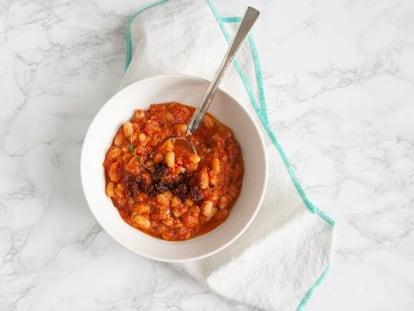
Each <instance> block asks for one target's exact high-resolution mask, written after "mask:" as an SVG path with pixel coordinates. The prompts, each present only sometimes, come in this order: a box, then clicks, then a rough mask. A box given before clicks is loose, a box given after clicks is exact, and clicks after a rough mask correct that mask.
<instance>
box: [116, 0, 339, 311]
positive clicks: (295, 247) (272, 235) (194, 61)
mask: <svg viewBox="0 0 414 311" xmlns="http://www.w3.org/2000/svg"><path fill="white" fill-rule="evenodd" d="M174 12H178V13H177V14H175V13H174ZM189 25H191V27H189ZM236 28H237V24H230V25H226V29H227V31H228V32H229V33H230V34H233V33H235V31H236ZM166 29H168V36H167V37H166V36H165V32H166ZM230 36H231V35H230ZM131 37H132V40H131V42H132V49H133V57H132V61H131V64H130V65H129V66H128V69H127V71H126V72H125V75H124V77H123V79H122V85H125V84H127V83H129V82H130V81H136V80H138V79H141V78H144V77H146V76H151V75H153V74H161V73H164V74H168V73H174V72H182V71H183V72H185V73H188V74H193V75H196V76H201V77H204V78H207V79H211V77H212V76H213V75H214V72H215V71H216V70H217V66H218V64H220V62H221V61H222V58H223V54H224V53H225V51H226V49H227V48H228V44H227V42H226V40H225V38H224V36H223V33H222V31H221V29H220V25H219V24H217V21H216V19H215V17H214V15H213V14H212V11H211V10H210V8H209V6H208V5H207V4H206V3H204V2H203V1H193V0H170V1H169V2H168V3H165V4H163V5H160V6H157V7H155V8H152V9H149V10H147V11H145V12H142V13H141V14H140V15H139V16H138V17H137V18H136V19H134V21H133V22H132V24H131ZM154 38H157V39H154ZM177 38H180V40H177ZM166 46H167V47H168V49H166V48H165V47H166ZM237 61H238V64H240V66H241V68H242V69H243V73H244V76H245V77H246V78H247V79H248V81H249V84H250V85H251V89H252V90H256V89H258V86H257V84H258V82H257V81H256V74H255V70H254V66H253V64H254V61H253V59H252V51H251V50H250V49H249V48H248V46H246V45H244V46H243V48H242V49H241V50H240V52H239V54H238V55H237ZM220 86H221V87H222V88H223V89H224V90H225V91H227V92H229V94H231V95H232V96H234V97H235V98H236V99H237V100H238V101H239V103H240V104H241V105H243V107H244V108H245V109H246V110H247V111H248V113H249V114H250V116H252V117H256V112H255V111H254V109H253V106H252V103H251V102H250V100H249V98H248V97H247V92H246V90H245V87H244V86H243V83H242V80H241V79H240V77H239V74H238V73H237V71H236V70H235V69H234V68H233V67H230V68H229V70H228V72H227V73H226V76H225V77H224V79H223V83H221V85H220ZM253 92H254V91H253ZM256 100H257V102H259V101H258V99H256ZM219 106H225V103H224V102H222V101H220V100H217V101H216V103H214V104H213V105H212V107H211V109H218V107H219ZM238 119H239V116H238V115H237V114H236V113H233V118H229V119H228V122H231V120H233V122H234V120H238ZM240 121H241V120H240ZM243 123H244V121H243ZM228 125H229V126H231V127H234V126H236V127H237V125H239V124H237V123H236V124H234V125H233V124H231V123H228ZM262 131H263V132H264V130H262ZM248 132H249V131H247V133H245V134H244V135H246V136H250V134H249V133H248ZM236 134H237V133H236ZM263 136H264V137H265V142H266V153H267V156H268V158H269V159H270V161H269V165H268V167H269V174H270V176H271V177H270V178H269V182H268V184H267V191H266V193H265V196H264V201H263V204H262V206H261V208H260V211H259V212H258V214H257V217H256V219H255V220H254V222H253V223H252V224H251V226H250V227H249V228H248V229H247V230H246V232H245V233H244V234H243V235H242V236H241V237H240V238H239V239H238V240H237V241H235V242H234V243H233V244H232V245H230V246H229V247H227V248H226V249H224V250H222V251H221V252H219V253H217V254H215V255H213V256H210V257H208V258H204V259H201V260H197V261H191V262H185V263H180V264H173V267H174V268H176V269H177V270H178V271H180V272H183V274H184V275H189V276H191V277H192V278H194V279H196V280H197V281H199V282H200V283H201V284H205V285H207V286H208V287H209V288H210V289H211V291H213V292H216V293H217V294H219V295H221V296H223V297H226V298H229V299H231V300H234V301H238V302H243V303H246V304H248V305H249V306H253V307H257V308H262V309H264V310H270V311H274V310H278V311H290V310H292V309H295V308H297V306H298V305H299V304H300V303H301V301H302V299H303V297H304V296H305V295H306V293H307V292H308V291H309V289H310V288H311V287H312V286H313V284H314V283H315V282H316V280H317V279H318V278H319V277H320V275H321V274H322V273H323V271H325V270H326V269H327V267H328V265H329V260H330V254H331V249H332V237H333V229H332V226H330V225H329V224H328V223H327V221H325V220H324V219H322V218H321V217H320V216H319V215H317V214H312V213H310V212H309V210H308V209H307V207H306V206H305V204H304V202H303V199H302V198H301V197H300V195H299V194H298V192H297V190H296V188H295V185H294V184H293V182H292V179H291V177H290V176H289V173H288V171H287V169H286V166H285V165H284V164H283V162H282V159H281V157H280V155H279V154H278V153H277V151H276V148H275V147H274V146H273V145H272V143H271V141H270V139H269V138H268V137H267V134H266V133H264V135H263ZM251 140H253V139H251ZM245 146H246V145H244V146H242V151H243V153H244V161H245V162H249V157H248V156H249V153H250V150H249V149H255V148H256V147H254V146H248V147H247V148H248V149H246V147H245ZM247 152H249V153H247ZM250 159H251V157H250ZM253 161H254V162H255V163H257V164H255V165H258V163H260V161H261V160H260V159H259V158H258V157H256V158H254V159H253ZM247 164H248V163H247ZM258 169H259V168H258ZM246 173H248V171H246ZM245 181H246V182H244V184H243V188H242V189H246V188H250V187H251V186H250V185H248V183H247V181H250V178H249V177H248V176H245ZM242 191H243V190H242ZM253 192H254V191H253ZM242 194H243V193H242ZM249 196H250V195H249ZM240 199H241V198H240ZM240 199H239V200H240ZM243 210H244V207H241V206H240V207H238V206H235V208H234V209H233V211H232V214H233V215H234V217H239V216H243ZM226 223H227V222H226ZM220 229H221V228H218V229H217V230H220ZM214 233H215V234H217V235H220V233H219V232H218V231H217V232H214ZM220 240H221V239H220ZM245 284H249V286H245Z"/></svg>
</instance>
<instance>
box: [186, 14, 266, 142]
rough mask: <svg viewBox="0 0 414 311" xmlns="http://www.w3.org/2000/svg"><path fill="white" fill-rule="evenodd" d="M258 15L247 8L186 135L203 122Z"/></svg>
mask: <svg viewBox="0 0 414 311" xmlns="http://www.w3.org/2000/svg"><path fill="white" fill-rule="evenodd" d="M259 14H260V12H259V11H258V10H256V9H254V8H252V7H248V8H247V10H246V13H244V17H243V19H242V21H241V23H240V26H239V29H238V30H237V33H236V35H235V37H234V39H233V42H232V43H231V45H230V46H229V48H228V49H227V52H226V55H225V57H224V59H223V60H222V62H221V64H220V67H219V69H218V70H217V72H216V75H215V76H214V78H213V80H212V81H211V82H210V85H209V87H208V89H207V91H206V93H205V94H204V97H203V100H202V101H201V103H200V104H199V105H198V107H197V109H196V110H195V111H194V113H193V115H192V117H191V120H190V122H189V123H188V127H187V135H191V134H193V133H194V132H195V131H196V130H197V129H198V127H199V126H200V123H201V121H202V120H203V117H204V115H205V113H206V112H207V110H208V108H209V107H210V105H211V102H212V101H213V98H214V95H215V93H216V90H217V88H218V86H219V84H220V82H221V80H222V79H223V76H224V74H225V73H226V71H227V69H228V68H229V66H230V64H231V63H232V61H233V59H234V57H235V56H236V54H237V52H238V51H239V49H240V47H241V46H242V45H243V43H244V42H245V41H246V38H247V36H248V34H249V32H250V30H251V29H252V27H253V25H254V23H255V22H256V20H257V18H258V17H259Z"/></svg>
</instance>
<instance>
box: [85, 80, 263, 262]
mask: <svg viewBox="0 0 414 311" xmlns="http://www.w3.org/2000/svg"><path fill="white" fill-rule="evenodd" d="M166 78H167V79H184V80H189V81H191V80H192V81H197V82H204V83H210V81H209V80H207V79H205V78H201V77H198V76H193V75H188V74H161V75H154V76H150V77H147V78H143V79H139V80H137V81H135V82H133V83H131V84H129V85H127V86H126V87H124V88H122V89H119V90H118V91H117V92H116V93H115V94H114V95H112V96H111V97H110V98H108V99H107V100H106V101H105V103H104V104H103V105H102V106H101V107H100V108H99V110H98V111H97V112H96V113H95V115H94V116H93V118H92V120H91V121H90V123H89V126H88V128H87V130H86V132H85V135H84V140H83V143H82V149H81V155H80V179H81V186H82V192H83V195H84V197H85V200H86V203H87V205H88V208H89V210H90V211H91V212H92V215H93V216H94V218H95V220H96V221H97V223H98V224H99V225H100V226H101V227H102V229H103V230H104V231H105V232H106V233H107V234H108V235H109V236H110V237H111V238H112V239H114V240H115V241H116V242H117V243H119V244H120V245H122V246H123V247H125V248H126V249H128V250H129V251H131V252H133V253H135V254H138V255H141V256H143V257H146V258H149V259H153V260H157V261H161V262H169V263H174V262H175V263H177V262H188V261H194V260H199V259H203V258H206V257H209V256H212V255H214V254H217V253H218V252H220V251H222V250H224V249H225V248H227V247H228V246H230V245H231V244H233V243H234V242H235V241H236V240H238V239H239V238H240V237H241V236H242V235H243V233H245V232H246V230H247V229H248V228H249V227H250V225H251V224H252V223H253V221H254V220H255V218H256V216H257V214H258V212H259V210H260V209H261V207H262V204H263V200H264V196H265V193H266V189H267V184H268V178H269V164H268V155H267V152H266V145H265V142H264V138H263V133H262V131H261V128H260V126H259V124H258V122H257V121H256V119H255V118H254V117H253V116H251V114H250V111H248V110H247V108H246V107H244V106H243V105H242V104H240V102H239V101H238V100H236V99H235V98H234V97H233V96H232V95H230V94H229V93H228V92H226V91H225V90H223V89H221V88H220V87H219V88H218V90H217V92H222V93H224V94H225V95H226V96H228V97H229V98H230V99H231V100H233V101H234V102H235V103H237V105H238V107H239V108H240V109H242V110H243V111H244V112H245V114H246V115H247V117H248V118H249V119H250V121H251V122H252V124H253V125H254V127H255V128H256V129H257V132H258V136H259V144H260V146H261V149H262V153H263V157H264V176H263V187H262V189H261V194H260V197H259V200H258V202H257V207H256V208H255V210H254V212H253V213H252V215H251V216H250V219H249V220H248V221H247V222H246V223H245V224H244V226H243V227H242V228H241V229H240V230H239V231H238V233H237V234H235V235H234V236H233V237H232V238H231V239H229V240H228V241H227V242H225V243H223V244H222V245H221V246H220V247H217V248H216V249H214V250H212V251H209V252H206V253H203V254H200V255H197V256H192V257H187V258H182V259H166V258H164V257H162V256H161V257H158V256H154V255H149V254H146V253H145V252H141V251H137V250H136V249H134V248H132V247H131V246H129V244H128V243H126V242H124V241H123V240H122V239H121V238H118V237H117V236H116V235H115V234H113V233H112V232H111V231H110V230H108V229H107V228H106V226H104V225H103V224H102V223H101V222H100V221H99V217H98V216H97V214H96V212H95V210H94V209H93V208H92V206H91V205H92V203H93V202H91V201H90V194H89V195H88V193H87V191H86V187H85V182H86V177H85V175H84V169H83V167H84V163H85V160H84V158H85V145H86V143H87V141H88V139H87V138H88V135H89V133H90V130H91V128H92V126H93V124H94V123H95V120H96V119H97V118H98V116H99V115H100V113H101V111H102V110H103V109H104V107H105V106H106V105H107V104H108V103H109V102H111V101H112V100H113V99H114V98H116V97H117V96H119V94H120V93H122V92H123V91H126V90H127V89H132V88H135V87H136V85H137V84H140V83H143V82H144V81H151V80H158V79H166ZM144 234H145V233H144ZM207 234H208V233H207ZM167 242H177V241H167ZM178 242H182V241H178ZM178 242H177V243H178ZM184 242H185V241H184Z"/></svg>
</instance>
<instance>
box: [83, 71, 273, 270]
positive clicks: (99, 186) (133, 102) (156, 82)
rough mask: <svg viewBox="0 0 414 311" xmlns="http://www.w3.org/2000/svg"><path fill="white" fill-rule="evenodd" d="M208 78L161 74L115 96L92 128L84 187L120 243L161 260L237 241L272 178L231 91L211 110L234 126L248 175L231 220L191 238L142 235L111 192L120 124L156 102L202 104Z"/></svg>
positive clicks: (190, 256)
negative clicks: (112, 152) (111, 151)
mask: <svg viewBox="0 0 414 311" xmlns="http://www.w3.org/2000/svg"><path fill="white" fill-rule="evenodd" d="M207 86H208V81H206V80H203V79H200V78H195V77H190V76H181V75H179V76H176V75H168V76H156V77H152V78H148V79H144V80H141V81H138V82H136V83H134V84H132V85H130V86H128V87H126V88H125V89H123V90H121V91H120V92H119V93H117V94H116V95H114V96H113V97H112V98H111V99H110V100H109V101H108V102H107V103H106V104H105V105H104V106H103V107H102V108H101V110H100V111H99V112H98V113H97V115H96V116H95V118H94V119H93V121H92V123H91V125H90V126H89V129H88V132H87V134H86V137H85V141H84V143H83V148H82V155H81V179H82V186H83V191H84V193H85V197H86V200H87V202H88V204H89V207H90V209H91V210H92V213H93V214H94V216H95V217H96V219H97V220H98V222H99V223H100V225H101V226H102V227H103V228H104V230H105V231H106V232H108V234H109V235H111V236H112V237H113V238H114V239H115V240H116V241H117V242H119V243H120V244H122V245H123V246H125V247H126V248H128V249H130V250H131V251H133V252H135V253H138V254H140V255H143V256H146V257H149V258H152V259H156V260H160V261H169V262H174V261H185V260H190V259H200V258H203V257H206V256H209V255H212V254H213V253H216V252H218V251H220V250H221V249H223V248H225V247H226V246H228V245H230V244H231V243H232V242H234V241H235V240H236V239H237V238H238V237H239V236H240V235H241V234H242V233H243V232H244V231H245V230H246V228H247V227H248V226H249V224H250V223H251V222H252V221H253V219H254V217H255V216H256V214H257V212H258V210H259V207H260V205H261V202H262V200H263V196H264V192H265V187H266V182H267V161H266V153H265V148H264V143H263V139H262V137H261V135H260V133H259V129H258V127H257V125H256V123H255V122H254V120H253V119H252V118H251V117H250V116H249V114H248V112H247V111H246V110H245V109H244V108H243V107H242V106H241V105H240V104H238V103H237V101H236V100H235V99H233V98H232V97H231V96H229V95H228V94H227V93H225V92H223V91H221V90H219V91H218V92H217V94H216V96H215V99H214V102H213V103H212V105H211V107H210V109H209V112H211V113H212V114H213V115H214V116H216V117H217V118H218V119H219V120H220V121H221V122H223V123H224V124H226V125H227V126H229V127H230V128H231V129H232V130H233V132H234V135H235V137H236V138H237V139H238V141H239V142H240V145H241V149H242V154H243V159H244V179H243V186H242V190H241V193H240V196H239V198H238V199H237V201H236V203H235V205H234V206H233V208H232V210H231V212H230V215H229V217H228V218H227V220H226V221H225V222H224V223H223V224H221V225H220V226H219V227H217V228H216V229H214V230H212V231H211V232H209V233H207V234H204V235H201V236H199V237H196V238H193V239H190V240H187V241H175V242H171V241H164V240H161V239H157V238H153V237H151V236H149V235H147V234H144V233H142V232H141V231H139V230H138V229H135V228H133V227H131V226H129V225H128V224H127V223H125V222H124V221H123V220H122V218H121V217H120V215H119V213H118V210H117V209H116V208H115V207H114V206H113V205H112V202H111V200H110V199H109V198H108V197H107V196H106V194H105V177H104V169H103V166H102V163H103V160H104V157H105V153H106V151H107V149H108V147H109V146H110V145H111V142H112V139H113V137H114V135H115V132H116V131H117V129H118V128H119V126H120V125H121V124H122V123H124V122H126V121H127V120H129V119H130V118H131V116H132V114H133V111H134V110H135V109H137V108H141V109H147V108H148V107H149V105H150V104H152V103H164V102H170V101H177V102H180V103H183V104H187V105H191V106H197V105H198V103H199V102H200V101H201V98H202V96H203V93H204V91H205V89H206V88H207Z"/></svg>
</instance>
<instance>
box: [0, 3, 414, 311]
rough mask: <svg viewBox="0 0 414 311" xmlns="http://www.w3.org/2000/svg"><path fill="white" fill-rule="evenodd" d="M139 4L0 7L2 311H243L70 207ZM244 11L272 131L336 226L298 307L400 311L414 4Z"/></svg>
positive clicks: (411, 215) (408, 220) (407, 289)
mask: <svg viewBox="0 0 414 311" xmlns="http://www.w3.org/2000/svg"><path fill="white" fill-rule="evenodd" d="M138 2H139V1H132V0H129V1H123V2H122V3H121V2H119V1H110V0H106V1H99V2H98V1H96V2H92V1H74V2H70V1H53V2H52V1H36V2H34V1H33V2H29V1H20V0H13V1H3V2H2V5H1V6H0V14H1V15H0V64H1V65H0V77H1V83H0V89H1V94H2V100H1V102H0V107H1V115H0V142H1V146H2V147H1V152H0V159H1V160H0V172H1V174H0V310H3V309H5V310H8V309H9V310H110V309H112V310H136V309H142V310H197V309H203V310H218V309H220V310H250V309H249V308H247V307H245V306H242V305H238V304H234V303H233V302H230V301H228V300H225V299H222V298H220V297H218V296H216V295H214V294H212V293H210V292H208V290H207V289H206V288H204V287H201V286H199V285H197V284H196V283H195V282H193V281H191V280H189V279H187V278H184V277H182V276H180V275H179V274H178V273H176V272H174V271H173V270H171V269H170V268H168V267H167V266H166V265H164V264H160V263H156V262H152V261H149V260H146V259H143V258H142V257H139V256H137V255H135V254H133V253H131V252H129V251H127V250H125V249H124V248H122V247H121V246H118V245H117V244H116V243H115V242H114V241H113V240H112V239H111V238H109V237H108V236H107V235H106V234H105V233H103V232H102V231H101V229H100V227H99V226H97V225H96V222H95V220H94V218H93V217H92V215H91V214H90V212H89V210H88V209H87V207H86V202H85V200H84V199H83V196H82V194H81V188H80V184H79V174H78V171H79V169H78V159H79V154H80V147H81V143H82V141H81V140H82V138H83V136H84V134H85V131H86V128H87V126H88V124H89V122H90V120H91V118H92V116H93V115H94V114H95V113H96V111H97V110H98V109H99V107H100V106H101V105H102V103H104V102H105V101H106V100H107V99H108V98H109V97H110V96H111V95H112V94H114V92H115V91H116V89H117V87H118V85H119V82H120V79H121V76H122V73H123V61H124V52H125V49H124V46H125V45H124V41H123V34H124V25H125V23H126V20H127V16H129V15H131V14H132V12H135V11H136V10H137V9H138V8H139V7H141V2H139V3H138ZM251 3H252V2H250V4H251ZM244 4H247V2H243V3H240V2H236V1H226V2H225V3H224V2H220V3H218V7H219V8H221V9H222V11H223V12H235V11H239V12H243V10H244V8H243V6H244ZM254 4H255V6H257V7H258V8H259V9H262V11H263V14H262V17H261V21H260V22H259V24H258V25H257V28H256V37H257V41H258V42H257V43H258V47H259V52H260V55H261V60H262V67H263V69H264V74H265V78H266V80H267V83H266V91H267V92H266V93H267V98H268V104H269V106H270V109H271V112H272V113H271V115H270V118H271V121H272V124H273V129H274V130H275V132H276V134H277V136H278V138H279V140H280V141H281V143H282V146H283V147H284V149H285V151H286V152H287V154H288V156H289V158H290V160H291V162H292V163H293V165H294V166H295V168H296V171H297V174H298V176H299V178H300V180H301V181H302V184H303V186H304V187H305V190H307V193H308V195H309V197H310V198H311V199H312V201H313V202H315V203H316V204H317V205H318V206H319V207H320V208H321V209H323V210H325V211H327V212H328V213H329V214H330V215H332V216H333V217H334V218H335V219H336V221H337V228H336V232H337V233H336V241H335V246H334V258H333V263H332V268H331V271H330V272H329V274H328V276H327V278H326V280H325V281H324V283H323V284H322V285H321V286H320V288H318V289H317V290H316V291H315V293H314V296H313V298H312V299H311V301H310V302H309V303H308V305H307V307H306V310H340V311H342V310H410V309H411V308H412V306H413V305H414V298H413V297H414V296H413V287H414V281H413V280H414V267H413V262H414V252H413V249H414V236H413V221H414V210H413V202H414V180H413V177H412V176H413V175H414V159H413V153H414V125H413V123H414V122H413V120H412V119H413V118H412V115H413V114H414V106H413V104H412V102H413V100H414V87H413V83H414V60H413V59H414V46H413V43H414V42H413V41H414V36H413V32H414V25H413V19H412V16H413V14H414V5H413V4H412V2H410V1H359V0H357V1H331V0H329V1H328V0H326V1H320V0H317V1H305V0H303V1H282V2H280V1H277V2H273V1H257V2H255V3H254Z"/></svg>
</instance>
